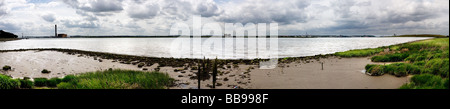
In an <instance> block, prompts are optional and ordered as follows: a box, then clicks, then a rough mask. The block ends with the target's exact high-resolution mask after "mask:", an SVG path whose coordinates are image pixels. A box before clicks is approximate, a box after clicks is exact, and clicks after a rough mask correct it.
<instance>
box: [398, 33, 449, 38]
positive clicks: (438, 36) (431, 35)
mask: <svg viewBox="0 0 450 109" xmlns="http://www.w3.org/2000/svg"><path fill="white" fill-rule="evenodd" d="M395 37H435V38H446V37H447V36H444V35H435V34H416V35H400V36H395Z"/></svg>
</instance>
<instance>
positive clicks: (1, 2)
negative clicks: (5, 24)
mask: <svg viewBox="0 0 450 109" xmlns="http://www.w3.org/2000/svg"><path fill="white" fill-rule="evenodd" d="M4 2H5V1H4V0H0V17H1V16H3V15H6V8H4V6H5V3H4Z"/></svg>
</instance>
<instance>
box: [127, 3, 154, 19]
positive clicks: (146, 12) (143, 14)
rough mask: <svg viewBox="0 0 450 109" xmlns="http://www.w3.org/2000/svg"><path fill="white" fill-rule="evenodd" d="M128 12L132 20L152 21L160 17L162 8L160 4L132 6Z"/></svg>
mask: <svg viewBox="0 0 450 109" xmlns="http://www.w3.org/2000/svg"><path fill="white" fill-rule="evenodd" d="M130 8H132V9H129V10H128V11H127V13H128V15H129V16H130V17H131V18H136V19H151V18H153V17H155V16H156V15H158V13H159V11H160V7H159V5H158V4H147V5H145V6H132V7H130Z"/></svg>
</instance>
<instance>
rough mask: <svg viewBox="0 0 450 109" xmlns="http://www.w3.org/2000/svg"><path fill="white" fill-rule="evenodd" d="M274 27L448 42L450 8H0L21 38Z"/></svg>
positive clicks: (28, 0)
mask: <svg viewBox="0 0 450 109" xmlns="http://www.w3.org/2000/svg"><path fill="white" fill-rule="evenodd" d="M194 15H197V16H202V17H203V18H202V23H212V22H215V23H221V24H223V23H242V24H247V23H255V24H256V23H278V24H279V34H280V35H303V34H306V32H307V33H308V34H316V35H319V34H320V35H366V34H370V35H393V34H442V35H448V34H449V0H0V30H5V31H9V32H12V33H14V34H16V35H19V36H20V35H21V34H22V33H23V34H24V35H25V36H51V35H54V25H55V24H57V25H58V32H59V33H66V34H69V36H70V35H168V34H169V32H170V28H171V26H172V25H173V24H175V23H178V22H185V23H189V22H192V21H193V20H192V19H193V16H194Z"/></svg>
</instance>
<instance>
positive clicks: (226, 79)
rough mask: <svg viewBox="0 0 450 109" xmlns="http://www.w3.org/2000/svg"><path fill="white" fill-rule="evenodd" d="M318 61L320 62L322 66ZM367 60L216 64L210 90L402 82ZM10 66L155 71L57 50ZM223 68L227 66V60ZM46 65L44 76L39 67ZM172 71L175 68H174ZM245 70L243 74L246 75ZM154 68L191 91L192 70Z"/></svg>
mask: <svg viewBox="0 0 450 109" xmlns="http://www.w3.org/2000/svg"><path fill="white" fill-rule="evenodd" d="M321 62H323V63H324V65H323V66H324V69H323V70H322V65H321ZM367 64H383V63H373V62H371V61H370V59H369V58H368V57H366V58H339V57H334V56H331V57H322V58H320V59H310V60H296V61H293V62H289V63H279V65H278V67H277V68H275V69H270V70H263V69H259V68H258V66H257V65H246V64H242V63H241V64H239V65H238V68H236V67H231V68H227V65H224V66H222V67H219V71H220V72H223V75H219V76H218V77H217V78H218V83H219V84H220V85H218V86H216V89H236V88H239V89H240V88H243V89H396V88H398V87H400V86H401V85H403V84H404V83H407V82H408V79H409V77H400V78H399V77H395V76H392V75H384V76H368V75H366V74H364V67H365V65H367ZM4 65H9V66H12V70H11V71H1V73H2V74H5V75H10V76H12V77H13V78H23V77H30V78H39V77H44V78H53V77H64V76H65V75H70V74H80V73H84V72H93V71H99V70H107V69H128V70H141V71H142V70H144V69H145V70H146V71H155V68H157V67H158V64H157V63H155V64H153V65H147V66H144V67H142V68H139V67H137V66H136V65H132V64H124V63H120V62H118V61H117V60H112V59H101V58H99V57H94V56H87V55H83V54H71V53H63V52H58V51H45V50H44V51H39V50H28V51H12V52H1V53H0V66H4ZM228 65H229V66H233V65H232V64H231V63H229V64H228ZM43 69H48V70H50V71H51V73H50V74H43V73H41V71H42V70H43ZM176 69H181V70H179V71H177V70H176ZM249 69H250V72H249V73H246V72H247V70H249ZM159 71H160V72H163V73H167V74H169V75H170V76H171V77H172V78H174V79H175V80H176V84H177V85H176V86H174V87H171V89H195V88H197V80H196V79H194V78H192V77H193V76H195V75H196V74H195V73H196V72H197V71H196V70H191V68H187V69H184V67H171V66H164V67H160V70H159ZM201 84H202V88H204V89H209V88H210V86H211V85H212V79H209V80H205V81H202V82H201Z"/></svg>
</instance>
